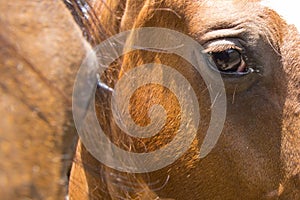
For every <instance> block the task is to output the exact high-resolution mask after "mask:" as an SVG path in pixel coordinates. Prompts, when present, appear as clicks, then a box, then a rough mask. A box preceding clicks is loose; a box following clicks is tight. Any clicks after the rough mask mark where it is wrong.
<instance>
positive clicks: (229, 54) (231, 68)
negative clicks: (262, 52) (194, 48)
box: [204, 40, 258, 77]
mask: <svg viewBox="0 0 300 200" xmlns="http://www.w3.org/2000/svg"><path fill="white" fill-rule="evenodd" d="M204 53H206V54H207V55H208V63H209V66H210V67H211V69H212V70H214V71H217V72H219V73H220V74H221V75H223V76H230V77H241V76H245V75H248V74H251V73H255V72H256V73H257V72H258V70H256V69H253V68H251V67H250V66H248V58H247V55H246V52H245V50H244V48H243V47H242V46H241V45H237V44H235V43H234V42H231V41H228V40H217V41H213V42H210V43H209V44H208V45H206V48H205V50H204Z"/></svg>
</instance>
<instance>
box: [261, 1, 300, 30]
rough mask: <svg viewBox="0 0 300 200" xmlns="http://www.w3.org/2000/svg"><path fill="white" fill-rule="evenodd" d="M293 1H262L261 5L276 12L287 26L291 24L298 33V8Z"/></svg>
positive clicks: (299, 28) (299, 27)
mask: <svg viewBox="0 0 300 200" xmlns="http://www.w3.org/2000/svg"><path fill="white" fill-rule="evenodd" d="M295 2H297V1H293V0H285V1H278V0H262V1H261V2H260V4H261V5H263V6H265V7H268V8H270V9H272V10H274V11H276V12H277V13H278V14H279V15H280V16H281V17H282V18H283V19H284V20H285V21H286V22H287V23H288V24H293V25H295V26H296V27H297V29H298V32H299V31H300V21H299V17H300V14H299V7H298V6H297V5H296V3H295Z"/></svg>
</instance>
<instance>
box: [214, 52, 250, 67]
mask: <svg viewBox="0 0 300 200" xmlns="http://www.w3.org/2000/svg"><path fill="white" fill-rule="evenodd" d="M208 54H209V55H210V59H211V61H213V62H214V64H215V66H216V67H217V70H218V71H220V72H221V73H222V72H223V73H243V72H246V71H247V67H246V63H245V61H244V59H243V56H242V55H241V53H240V52H239V51H238V50H236V49H226V50H224V51H218V52H209V53H208Z"/></svg>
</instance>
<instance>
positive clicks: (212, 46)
mask: <svg viewBox="0 0 300 200" xmlns="http://www.w3.org/2000/svg"><path fill="white" fill-rule="evenodd" d="M204 48H205V50H203V51H202V53H210V52H221V51H225V50H228V49H235V50H238V51H239V52H243V48H241V47H240V46H238V45H237V44H236V43H235V42H232V41H229V40H225V39H222V40H215V41H211V42H208V43H206V44H205V45H204Z"/></svg>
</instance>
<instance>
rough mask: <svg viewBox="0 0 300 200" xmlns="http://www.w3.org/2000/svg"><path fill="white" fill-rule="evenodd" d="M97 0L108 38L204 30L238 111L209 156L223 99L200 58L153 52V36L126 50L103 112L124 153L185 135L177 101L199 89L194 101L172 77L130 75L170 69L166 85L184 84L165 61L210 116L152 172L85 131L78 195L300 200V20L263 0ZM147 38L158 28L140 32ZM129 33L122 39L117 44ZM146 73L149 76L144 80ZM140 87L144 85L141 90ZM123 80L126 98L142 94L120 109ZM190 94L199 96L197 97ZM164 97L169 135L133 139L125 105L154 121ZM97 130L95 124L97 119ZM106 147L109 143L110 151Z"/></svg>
mask: <svg viewBox="0 0 300 200" xmlns="http://www.w3.org/2000/svg"><path fill="white" fill-rule="evenodd" d="M86 5H88V6H84V8H87V9H86V10H87V13H90V15H89V17H87V18H86V21H84V22H81V24H83V27H84V29H83V30H84V31H85V32H86V33H87V34H86V35H90V36H91V37H89V39H90V41H91V43H93V44H94V45H96V46H97V44H100V45H101V42H105V39H107V38H110V37H112V36H114V35H116V34H119V33H124V32H126V31H129V32H130V30H136V29H141V28H144V29H147V28H150V29H147V30H148V31H149V32H151V31H150V30H151V28H153V27H156V28H158V27H159V28H165V29H167V30H173V31H176V32H178V33H181V34H184V35H187V36H188V37H190V38H192V39H193V40H194V41H196V42H197V43H198V44H200V45H201V46H202V47H203V49H201V48H200V47H199V52H204V53H205V54H207V57H208V58H207V59H208V60H209V61H208V62H209V63H213V65H214V66H215V67H214V70H217V71H218V72H219V73H220V74H221V75H222V80H223V82H224V87H225V92H226V102H227V103H226V105H225V106H226V108H227V110H226V119H225V122H224V127H223V128H222V131H221V135H220V137H219V139H218V141H217V143H216V145H215V146H214V147H213V149H212V150H211V151H210V153H208V154H207V155H206V156H201V145H203V144H204V143H205V133H206V132H208V130H209V128H210V125H209V124H210V120H211V117H212V115H213V113H212V112H213V111H212V110H213V109H212V107H213V106H214V105H213V104H214V102H213V99H210V96H209V95H210V94H209V92H208V91H209V89H208V87H209V86H207V83H206V77H205V76H204V77H203V75H201V73H200V74H199V71H197V70H195V68H193V67H192V66H191V65H192V64H191V63H190V62H188V61H187V60H185V59H182V58H180V56H178V55H176V53H174V52H176V51H171V52H168V51H167V50H166V51H164V49H163V50H162V51H156V50H153V49H155V48H156V47H153V46H151V45H150V43H151V42H149V45H148V46H147V47H145V48H142V47H136V48H132V49H131V51H127V50H124V51H126V53H124V54H122V55H121V56H120V57H119V58H116V57H114V58H116V59H115V62H113V63H111V64H110V65H109V66H108V67H107V69H106V70H105V72H104V73H103V74H102V76H101V81H100V83H101V84H100V86H99V87H98V88H97V89H96V97H95V112H96V113H97V119H98V121H99V123H100V125H101V127H102V130H103V131H104V133H105V134H106V137H107V138H109V139H110V140H111V141H112V143H113V145H116V146H117V147H118V148H120V149H123V150H125V151H127V152H133V153H145V154H149V153H151V152H155V151H156V150H157V149H159V148H164V147H166V146H167V144H168V143H170V142H171V141H172V140H175V138H176V133H177V131H179V130H180V129H182V126H180V119H182V118H183V117H184V116H183V114H181V113H180V108H181V107H180V105H181V104H180V102H178V101H177V100H178V99H177V100H176V98H175V97H177V98H179V99H180V98H183V99H185V100H187V99H188V98H191V97H186V96H185V94H186V93H184V92H182V93H179V94H178V93H176V94H175V97H174V93H172V91H171V90H169V89H168V88H166V87H165V85H164V86H159V85H157V84H151V83H148V82H147V84H145V85H144V86H141V87H140V88H137V87H135V86H134V83H132V84H131V83H129V82H130V78H127V76H129V77H133V78H132V79H133V80H134V81H133V82H135V81H136V83H137V82H139V80H141V79H147V77H148V76H150V77H152V78H156V77H161V79H162V81H163V80H165V82H163V84H166V82H168V81H170V82H172V81H175V85H176V86H174V87H175V88H176V87H180V84H178V82H176V80H175V78H174V79H172V78H170V76H169V75H168V73H169V71H167V72H165V71H164V70H163V67H162V66H163V65H167V66H171V68H172V69H175V70H176V71H177V72H179V73H180V74H182V75H183V76H184V77H185V79H187V80H188V82H189V83H190V88H192V89H193V90H194V91H195V95H196V101H197V102H198V105H197V106H199V110H198V111H199V112H200V115H201V120H200V122H199V126H198V128H197V131H196V132H197V134H196V136H195V138H194V139H193V141H192V142H191V145H190V147H189V148H188V150H186V151H185V152H184V153H183V154H182V155H180V156H179V158H178V159H177V160H175V161H174V162H172V163H171V164H169V165H167V166H163V167H160V168H159V169H155V170H149V171H147V170H140V171H139V170H137V171H135V170H132V168H129V167H128V168H126V169H125V170H124V168H119V169H118V168H117V167H116V166H114V165H113V164H112V163H111V164H106V163H105V161H104V163H103V162H101V155H102V153H103V155H108V154H110V153H109V152H110V151H112V152H115V150H114V149H113V150H110V147H111V146H107V149H106V151H105V149H102V150H101V151H96V150H95V151H94V149H95V148H96V146H97V145H96V146H95V147H91V146H89V144H90V141H91V140H92V139H91V138H90V139H86V138H85V139H84V138H82V139H81V140H80V141H79V143H78V145H77V150H76V155H75V157H74V163H73V166H72V170H71V176H70V183H69V184H70V185H69V195H70V199H74V200H76V199H180V200H183V199H298V198H299V194H300V193H299V191H300V190H299V156H300V149H299V143H300V137H299V130H300V129H299V125H300V118H299V82H300V75H299V73H300V70H299V69H300V68H299V50H298V49H299V48H298V47H299V41H300V40H299V33H298V31H297V28H296V27H295V26H293V25H290V24H288V23H287V22H286V21H285V20H284V19H282V18H281V16H279V15H278V14H277V13H276V12H275V11H274V10H272V9H270V8H268V7H266V6H264V5H262V3H260V2H259V1H192V0H187V1H171V0H159V1H146V0H145V1H131V0H127V1H114V0H113V1H105V2H103V1H87V3H86ZM78 7H80V6H78ZM77 9H78V8H77ZM74 10H75V9H74ZM77 18H78V17H77ZM84 24H86V25H84ZM167 30H165V31H166V32H167ZM145 32H147V31H145ZM95 34H96V35H95ZM139 34H140V35H143V34H146V33H144V32H143V33H137V34H136V35H139ZM151 34H152V33H151ZM151 34H149V35H151ZM153 34H154V37H151V36H149V37H151V41H152V43H163V41H165V40H170V41H173V42H174V46H172V47H170V48H174V49H176V48H180V45H181V44H182V43H176V39H168V38H167V37H163V36H162V35H164V34H163V31H162V32H161V33H160V34H157V33H155V32H153ZM155 34H156V35H155ZM170 34H171V33H170ZM129 35H130V34H129ZM133 35H134V33H133ZM146 35H147V34H146ZM101 37H102V38H101ZM103 37H104V40H103ZM142 37H143V36H141V37H139V36H131V37H130V36H128V38H129V39H127V40H126V41H123V40H122V41H121V42H120V43H126V42H127V43H133V45H132V46H135V45H137V44H140V43H138V42H136V40H143V39H142ZM120 38H121V37H118V38H117V39H116V42H117V43H118V39H120ZM175 38H176V37H175ZM178 38H180V36H178ZM149 40H150V39H149ZM178 40H180V39H178ZM112 43H113V42H112ZM147 44H148V43H147ZM125 46H126V45H125ZM158 46H159V45H158ZM182 46H184V44H182ZM116 48H117V47H116ZM124 48H125V47H124ZM128 48H129V49H130V48H131V47H128ZM185 50H186V51H188V50H187V49H185ZM108 51H109V48H108ZM190 51H191V52H192V51H193V47H191V49H190ZM106 56H107V55H106ZM100 62H101V61H100ZM149 63H156V64H158V65H160V66H161V67H160V68H159V70H157V71H155V70H154V69H153V70H154V71H155V72H153V71H151V70H150V69H149V70H146V69H147V68H146V67H144V68H143V67H141V66H143V65H145V64H149ZM208 65H209V64H208ZM137 66H138V67H137ZM201 67H202V68H205V67H207V65H205V64H204V65H203V66H202V65H201ZM149 68H150V67H149ZM138 69H141V70H142V69H143V70H145V74H143V73H139V75H137V76H136V77H135V76H133V75H131V71H135V70H138ZM249 71H251V72H253V73H251V74H252V75H253V76H252V75H250V76H248V75H245V76H243V75H241V74H247V73H248V72H249ZM135 72H136V71H135ZM206 75H207V74H206ZM236 75H237V76H236ZM139 76H140V79H139V78H137V77H139ZM207 76H209V75H207ZM123 78H124V79H125V80H126V81H123V82H122V83H123V84H124V87H121V86H118V81H120V82H121V80H122V79H123ZM155 80H156V79H155ZM125 83H126V84H125ZM136 83H135V84H136ZM176 83H177V84H176ZM180 83H181V82H180ZM212 84H214V83H212ZM103 85H104V86H103ZM131 87H135V89H136V90H135V91H131ZM118 88H119V90H118V91H123V92H124V95H123V96H122V95H121V96H122V97H124V98H125V96H126V95H125V94H127V93H131V92H132V93H131V95H132V96H131V97H130V99H128V102H129V103H128V104H127V103H124V105H125V106H123V107H122V106H121V107H120V108H115V107H114V103H112V104H110V102H115V101H114V100H113V99H114V95H117V93H118V92H117V89H118ZM120 88H122V89H120ZM186 90H188V89H186ZM122 94H123V93H122ZM126 98H129V97H127V96H126ZM216 98H222V97H220V96H216ZM124 101H127V100H124ZM185 102H186V104H188V103H187V102H188V101H185ZM119 104H122V102H120V103H119ZM156 104H159V105H160V106H162V107H163V108H164V109H165V114H166V118H165V119H162V120H161V121H164V122H165V124H164V126H163V127H162V128H161V129H160V130H159V131H158V133H157V135H151V137H149V138H144V137H143V136H140V137H138V138H136V137H134V136H133V135H132V134H130V135H128V133H127V135H126V125H124V127H125V128H124V127H122V126H123V124H122V123H124V124H126V123H127V119H125V118H122V116H123V115H122V113H125V112H129V115H130V117H131V118H132V120H133V121H134V123H136V124H137V125H139V126H140V127H147V126H148V125H152V120H154V119H152V118H151V116H149V115H150V114H149V113H148V112H150V113H151V107H152V106H153V105H156ZM183 104H184V103H183ZM190 104H193V103H192V102H190ZM114 109H119V114H114V113H113V112H114ZM127 110H129V111H127ZM156 111H157V110H156ZM148 114H149V115H148ZM124 116H125V115H124ZM158 122H159V120H158V121H156V122H155V123H158ZM153 123H154V122H153ZM155 123H154V124H155ZM191 123H192V122H191ZM186 125H188V124H186ZM87 126H88V125H87ZM90 126H92V127H93V126H94V124H93V123H90ZM153 127H155V125H154V126H153ZM87 129H89V128H86V131H87V132H88V130H87ZM133 130H138V129H133ZM186 132H188V131H186ZM86 134H88V133H86ZM181 137H186V138H189V137H190V135H188V133H186V135H185V136H181ZM94 140H99V138H98V137H97V138H96V137H95V138H94ZM186 140H187V139H186ZM101 145H102V143H99V144H98V147H99V148H100V147H101ZM181 145H183V144H181V143H178V144H177V146H175V147H174V149H175V150H174V151H173V150H169V151H167V153H166V154H163V155H161V158H160V157H159V156H156V157H151V159H153V160H155V162H154V163H152V165H153V166H154V168H155V163H159V161H161V160H164V159H165V160H168V159H171V158H170V157H172V156H174V157H175V156H177V151H180V150H179V149H180V148H181ZM111 148H113V147H111ZM166 148H167V147H166ZM101 152H102V153H101ZM116 152H117V151H116ZM118 152H119V151H118ZM115 154H116V155H117V154H118V153H115ZM124 155H125V154H124ZM130 155H133V154H130ZM99 158H100V159H99ZM110 158H111V159H113V158H112V157H110ZM122 158H123V154H122V156H119V157H118V159H120V160H122V161H121V162H120V165H122V164H123V163H125V162H126V163H127V161H126V160H125V159H122ZM131 158H132V157H130V156H129V157H128V158H127V157H126V159H129V160H130V159H131ZM116 159H117V158H116ZM151 159H150V158H149V159H148V160H147V159H145V161H144V162H145V163H146V164H144V165H143V167H144V168H147V169H148V168H150V167H152V165H151V164H149V163H151ZM104 160H105V159H104ZM118 163H119V162H118ZM148 164H149V166H147V165H148ZM150 165H151V166H150ZM131 167H132V166H131ZM133 168H134V167H133ZM141 168H142V167H141ZM134 169H135V168H134ZM151 169H152V168H151Z"/></svg>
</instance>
